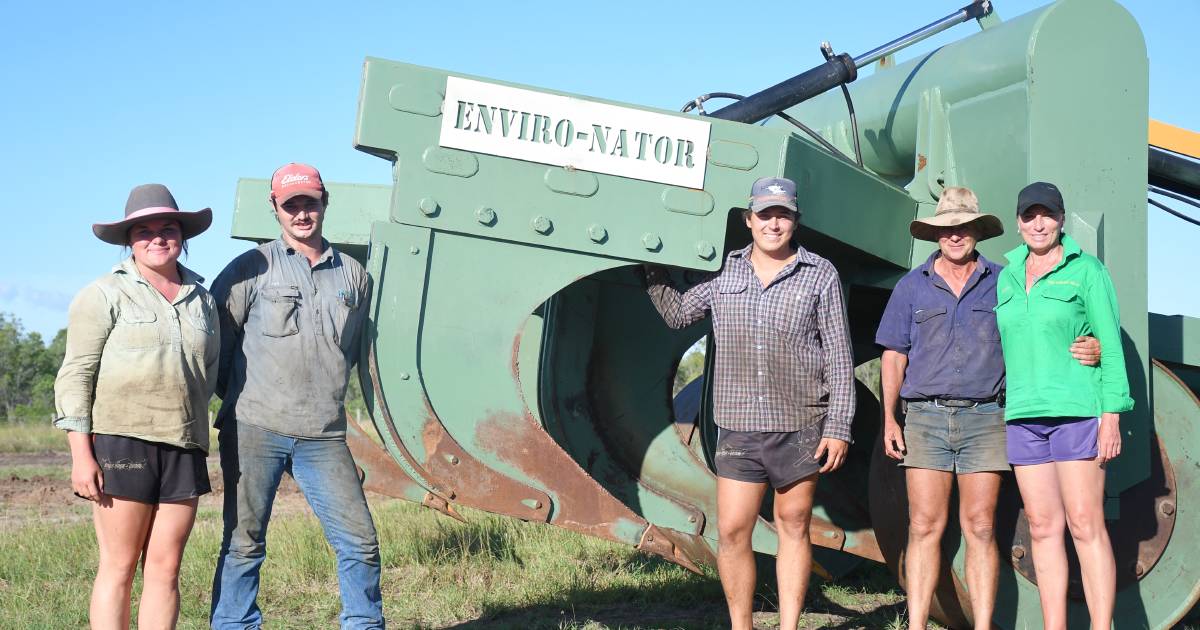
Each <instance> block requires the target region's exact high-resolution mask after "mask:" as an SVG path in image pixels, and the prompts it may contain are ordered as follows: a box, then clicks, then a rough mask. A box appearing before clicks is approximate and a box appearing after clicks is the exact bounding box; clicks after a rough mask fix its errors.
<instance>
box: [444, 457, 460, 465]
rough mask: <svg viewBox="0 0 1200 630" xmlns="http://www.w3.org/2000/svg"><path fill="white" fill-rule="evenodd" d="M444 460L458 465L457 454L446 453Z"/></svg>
mask: <svg viewBox="0 0 1200 630" xmlns="http://www.w3.org/2000/svg"><path fill="white" fill-rule="evenodd" d="M446 461H448V462H450V463H451V464H454V465H456V466H457V465H458V456H457V455H446Z"/></svg>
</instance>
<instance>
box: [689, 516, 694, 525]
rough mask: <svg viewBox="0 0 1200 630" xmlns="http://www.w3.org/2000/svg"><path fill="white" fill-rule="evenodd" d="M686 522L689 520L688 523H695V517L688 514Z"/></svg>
mask: <svg viewBox="0 0 1200 630" xmlns="http://www.w3.org/2000/svg"><path fill="white" fill-rule="evenodd" d="M688 522H689V523H695V522H696V517H695V516H689V517H688Z"/></svg>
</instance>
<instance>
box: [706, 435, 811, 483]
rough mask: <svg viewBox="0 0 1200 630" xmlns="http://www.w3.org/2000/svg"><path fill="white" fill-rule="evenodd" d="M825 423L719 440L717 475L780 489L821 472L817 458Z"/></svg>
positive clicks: (720, 438)
mask: <svg viewBox="0 0 1200 630" xmlns="http://www.w3.org/2000/svg"><path fill="white" fill-rule="evenodd" d="M822 425H823V423H822V422H816V423H814V424H812V425H810V426H808V427H805V428H803V429H801V430H799V431H787V432H776V431H728V430H726V429H721V430H720V435H719V436H718V437H717V452H716V457H715V460H716V468H717V476H718V477H724V478H726V479H733V480H735V481H745V482H748V483H769V484H771V487H772V488H775V489H776V490H778V489H780V488H784V487H787V486H788V485H790V484H792V483H795V482H797V481H799V480H801V479H804V478H805V477H808V476H810V475H812V474H814V473H816V472H817V471H819V470H820V469H821V462H820V461H818V460H817V459H816V457H814V455H815V454H816V451H817V446H818V445H819V444H820V443H821V427H822Z"/></svg>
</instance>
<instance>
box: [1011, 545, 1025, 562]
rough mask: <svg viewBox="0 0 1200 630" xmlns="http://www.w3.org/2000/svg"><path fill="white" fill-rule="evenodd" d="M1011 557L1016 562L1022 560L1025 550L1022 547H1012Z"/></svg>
mask: <svg viewBox="0 0 1200 630" xmlns="http://www.w3.org/2000/svg"><path fill="white" fill-rule="evenodd" d="M1012 557H1013V558H1016V559H1017V560H1020V559H1021V558H1024V557H1025V548H1024V547H1022V546H1021V545H1013V548H1012Z"/></svg>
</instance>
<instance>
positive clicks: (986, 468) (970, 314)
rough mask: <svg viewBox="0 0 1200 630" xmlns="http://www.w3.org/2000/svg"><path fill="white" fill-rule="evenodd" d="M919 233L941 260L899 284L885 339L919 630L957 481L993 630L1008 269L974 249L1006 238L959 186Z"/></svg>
mask: <svg viewBox="0 0 1200 630" xmlns="http://www.w3.org/2000/svg"><path fill="white" fill-rule="evenodd" d="M909 232H910V233H911V234H912V236H913V238H915V239H919V240H922V241H932V242H934V243H937V245H938V251H936V252H934V253H933V254H932V255H930V256H929V258H928V259H927V260H926V261H925V262H924V263H923V264H922V265H921V266H919V267H917V268H916V269H913V270H912V271H910V272H909V273H908V274H907V275H905V276H904V277H903V278H901V279H900V281H899V282H898V283H896V287H895V289H894V290H893V291H892V296H891V298H890V299H889V300H888V304H887V308H886V309H885V310H884V313H883V317H882V319H881V321H880V322H879V330H878V332H877V333H876V336H875V343H877V344H879V345H881V346H883V347H884V351H883V357H882V363H883V366H882V370H883V449H884V453H885V454H887V456H888V457H891V458H893V459H897V460H900V461H901V462H902V463H901V465H902V466H904V467H905V468H906V470H905V481H906V485H907V488H908V510H909V529H908V549H907V552H906V555H905V567H904V573H905V588H906V590H907V591H908V613H909V627H910V628H914V629H918V628H925V627H926V623H927V622H928V618H929V606H930V601H931V599H932V597H933V591H934V589H935V587H936V586H937V579H938V573H939V565H940V563H941V558H940V549H939V545H940V543H941V537H942V533H943V531H944V530H945V527H946V521H947V519H948V518H949V514H948V512H949V501H950V489H951V485H952V483H953V482H954V481H955V480H956V479H957V482H958V491H959V522H960V524H961V527H962V534H963V537H964V538H965V539H966V543H967V567H966V568H967V590H968V591H969V592H970V594H971V608H972V612H973V618H974V620H975V627H977V628H990V627H991V619H992V610H993V608H994V606H995V600H996V581H997V575H998V571H999V554H998V551H997V547H996V541H995V538H994V535H993V521H994V517H995V511H996V500H997V497H998V495H999V492H1000V481H1001V477H1000V473H1001V472H1003V471H1007V470H1008V469H1009V466H1008V456H1007V452H1006V450H1005V425H1004V382H1005V381H1004V356H1003V353H1002V352H1001V350H1000V332H999V330H998V329H997V328H996V314H995V312H994V311H993V310H992V309H993V308H995V306H996V278H997V275H998V274H999V272H1000V269H1001V267H1000V265H997V264H996V263H994V262H992V261H990V260H988V259H986V258H984V257H983V255H982V254H980V253H979V252H977V251H975V246H976V245H977V244H978V243H979V242H980V241H984V240H987V239H989V238H992V237H994V236H999V235H1001V234H1003V233H1004V227H1003V225H1002V224H1001V223H1000V220H999V219H998V218H996V217H995V216H992V215H990V214H983V213H981V212H980V211H979V200H978V199H977V198H976V196H975V193H974V192H972V191H971V190H970V189H969V188H962V187H953V186H952V187H949V188H946V189H945V190H944V191H943V192H942V197H941V199H940V200H939V201H938V204H937V209H936V210H935V212H934V215H933V216H932V217H926V218H921V219H917V220H915V221H913V222H912V223H911V224H910V225H909ZM1071 352H1072V354H1073V355H1074V356H1075V357H1076V359H1078V360H1079V361H1080V362H1081V363H1083V364H1085V365H1095V364H1096V362H1097V361H1098V360H1099V356H1100V350H1099V344H1098V343H1097V342H1096V340H1095V339H1093V338H1091V337H1082V338H1080V339H1077V340H1076V342H1075V344H1073V345H1072V346H1071ZM901 406H903V408H904V409H903V412H902V411H901V409H900V408H901ZM898 418H899V419H901V420H903V428H902V427H901V422H900V420H898Z"/></svg>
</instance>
